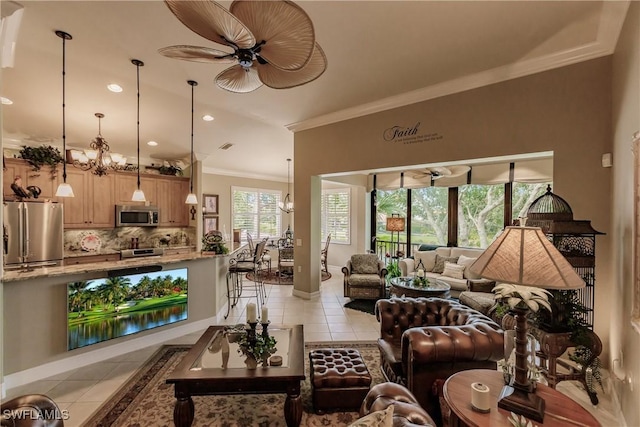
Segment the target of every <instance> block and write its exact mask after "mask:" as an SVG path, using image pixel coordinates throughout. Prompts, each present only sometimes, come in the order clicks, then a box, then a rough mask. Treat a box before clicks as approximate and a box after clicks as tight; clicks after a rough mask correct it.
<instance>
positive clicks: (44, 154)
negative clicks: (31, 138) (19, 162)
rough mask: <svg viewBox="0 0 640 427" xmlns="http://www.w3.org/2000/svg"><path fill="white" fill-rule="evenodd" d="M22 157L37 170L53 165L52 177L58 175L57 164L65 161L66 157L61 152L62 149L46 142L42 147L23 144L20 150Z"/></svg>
mask: <svg viewBox="0 0 640 427" xmlns="http://www.w3.org/2000/svg"><path fill="white" fill-rule="evenodd" d="M20 157H21V158H22V159H24V160H26V161H27V162H29V164H30V165H31V166H32V167H33V170H35V171H39V170H40V169H41V168H42V166H44V165H49V166H50V167H51V176H52V177H53V176H55V175H56V166H57V165H58V163H63V162H64V157H62V154H60V150H58V149H57V148H56V147H52V146H51V145H46V144H43V145H41V146H40V147H29V146H26V145H23V146H22V149H21V150H20Z"/></svg>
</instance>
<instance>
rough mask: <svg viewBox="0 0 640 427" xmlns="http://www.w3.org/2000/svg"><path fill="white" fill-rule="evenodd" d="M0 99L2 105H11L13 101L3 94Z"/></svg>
mask: <svg viewBox="0 0 640 427" xmlns="http://www.w3.org/2000/svg"><path fill="white" fill-rule="evenodd" d="M0 101H2V103H3V104H4V105H11V104H13V101H12V100H10V99H9V98H5V97H4V96H2V97H0Z"/></svg>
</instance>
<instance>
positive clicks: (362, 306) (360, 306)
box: [344, 299, 377, 314]
mask: <svg viewBox="0 0 640 427" xmlns="http://www.w3.org/2000/svg"><path fill="white" fill-rule="evenodd" d="M376 301H377V300H374V299H354V300H351V301H349V302H348V303H346V304H345V305H344V307H345V308H350V309H352V310H358V311H364V312H365V313H369V314H375V308H376Z"/></svg>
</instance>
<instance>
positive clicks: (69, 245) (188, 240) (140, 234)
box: [64, 227, 197, 252]
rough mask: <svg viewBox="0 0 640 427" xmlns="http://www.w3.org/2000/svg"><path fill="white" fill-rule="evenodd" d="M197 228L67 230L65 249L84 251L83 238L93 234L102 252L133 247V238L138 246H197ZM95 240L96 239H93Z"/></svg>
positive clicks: (65, 233)
mask: <svg viewBox="0 0 640 427" xmlns="http://www.w3.org/2000/svg"><path fill="white" fill-rule="evenodd" d="M195 234H196V230H195V228H193V227H187V228H151V227H118V228H111V229H95V230H65V232H64V250H65V251H67V252H82V251H83V249H82V240H83V239H84V238H85V237H86V236H88V235H93V236H96V237H97V241H98V242H100V249H99V250H100V251H101V252H111V251H114V252H117V251H120V250H121V249H131V244H132V242H131V239H132V238H133V239H138V248H140V249H143V248H154V247H155V248H157V247H165V248H168V247H172V246H195V245H196V243H197V241H196V235H195ZM92 241H93V242H95V241H96V239H92Z"/></svg>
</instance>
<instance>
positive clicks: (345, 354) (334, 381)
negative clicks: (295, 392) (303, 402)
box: [309, 348, 371, 413]
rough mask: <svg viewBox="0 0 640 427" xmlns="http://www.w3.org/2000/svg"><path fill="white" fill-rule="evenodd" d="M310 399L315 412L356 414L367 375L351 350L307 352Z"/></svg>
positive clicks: (363, 364) (367, 384)
mask: <svg viewBox="0 0 640 427" xmlns="http://www.w3.org/2000/svg"><path fill="white" fill-rule="evenodd" d="M309 364H310V368H311V369H310V371H311V396H312V399H313V408H314V409H315V411H316V412H317V413H322V412H324V411H326V410H329V409H342V410H345V409H347V410H353V411H358V410H359V409H360V405H361V404H362V401H363V400H364V398H365V396H366V395H367V393H368V392H369V387H370V386H371V374H370V373H369V370H368V369H367V365H365V363H364V360H362V356H361V355H360V352H359V351H358V350H356V349H353V348H322V349H317V350H313V351H311V352H310V353H309Z"/></svg>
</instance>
